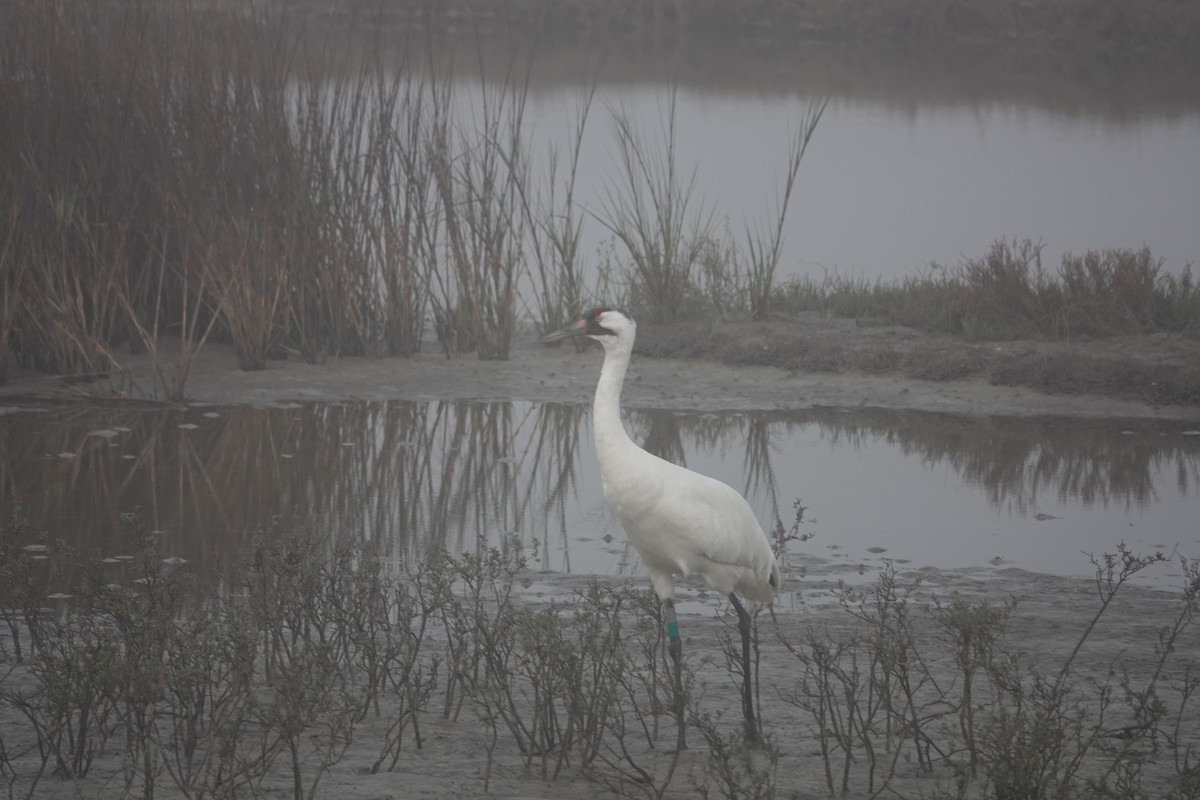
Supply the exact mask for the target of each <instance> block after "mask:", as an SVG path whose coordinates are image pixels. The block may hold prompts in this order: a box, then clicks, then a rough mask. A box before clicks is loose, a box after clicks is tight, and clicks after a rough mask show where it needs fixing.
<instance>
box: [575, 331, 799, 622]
mask: <svg viewBox="0 0 1200 800" xmlns="http://www.w3.org/2000/svg"><path fill="white" fill-rule="evenodd" d="M564 331H566V332H569V333H580V334H583V335H586V336H589V337H590V338H593V339H596V340H597V341H599V342H600V343H601V344H602V345H604V366H603V367H602V369H601V371H600V380H599V383H598V384H597V385H596V397H595V404H594V406H593V420H592V425H593V427H594V432H595V439H596V454H597V457H598V459H599V462H600V474H601V479H602V481H603V484H604V494H605V496H606V497H607V498H608V501H609V503H611V504H612V507H613V509H614V510H615V511H616V512H617V516H618V517H619V518H620V520H621V524H622V526H623V527H624V528H625V533H626V535H627V536H628V537H629V541H630V542H631V543H632V544H633V546H634V549H636V550H637V553H638V556H639V557H640V558H641V560H642V565H643V566H644V567H645V569H646V571H647V573H649V575H650V581H651V583H652V584H653V586H654V591H655V593H656V594H657V595H658V597H659V598H660V599H662V600H668V599H671V598H672V597H673V596H674V590H675V581H674V576H676V575H679V576H682V577H684V578H693V577H698V578H700V579H702V580H703V581H704V582H705V583H707V584H708V585H709V586H710V587H711V588H712V589H713V590H715V591H718V592H720V593H721V594H723V595H728V594H732V593H734V592H736V593H738V594H740V595H742V596H743V597H745V598H747V599H749V600H754V601H758V602H764V603H769V602H771V601H772V600H773V599H774V598H775V595H776V593H777V592H778V591H779V567H778V565H777V564H776V561H775V556H774V554H773V553H772V552H771V547H770V544H769V543H768V541H767V537H766V535H765V534H764V533H763V530H762V526H760V525H759V523H758V519H757V518H756V517H755V515H754V511H753V510H752V509H751V508H750V505H749V504H748V503H747V502H746V500H745V498H743V497H742V495H741V494H739V493H738V492H737V491H736V490H734V489H733V488H732V487H730V486H728V485H727V484H725V483H722V482H721V481H719V480H716V479H715V478H710V477H708V476H705V475H700V474H699V473H696V472H692V471H691V470H688V469H685V468H684V467H681V466H679V465H677V464H672V463H671V462H669V461H665V460H664V459H661V458H659V457H658V456H655V455H652V454H650V453H647V452H646V451H645V450H643V449H642V448H640V447H638V446H637V445H636V444H635V443H634V442H633V440H632V439H630V438H629V434H628V433H627V432H626V431H625V427H624V425H623V424H622V423H621V407H620V406H621V387H622V385H623V384H624V381H625V372H626V370H627V368H628V366H629V360H630V358H631V356H632V354H633V342H634V338H635V336H636V333H637V325H636V324H635V323H634V321H633V320H632V319H631V318H629V317H628V316H626V315H625V314H623V313H622V312H620V311H616V310H614V309H596V310H594V311H592V312H589V314H588V315H587V316H585V317H584V318H583V319H581V320H580V321H579V322H578V323H576V326H575V327H574V328H569V329H564ZM560 333H562V334H563V335H569V333H563V332H560ZM552 336H554V334H552Z"/></svg>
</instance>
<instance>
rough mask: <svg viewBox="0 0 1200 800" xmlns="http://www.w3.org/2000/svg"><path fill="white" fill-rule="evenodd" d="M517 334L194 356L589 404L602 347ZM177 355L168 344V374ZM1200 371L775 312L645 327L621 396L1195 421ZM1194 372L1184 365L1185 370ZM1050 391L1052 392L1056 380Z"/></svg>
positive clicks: (1192, 349)
mask: <svg viewBox="0 0 1200 800" xmlns="http://www.w3.org/2000/svg"><path fill="white" fill-rule="evenodd" d="M535 338H536V337H535V335H534V333H533V332H532V331H526V332H523V333H521V334H518V336H517V338H516V340H515V341H514V343H513V347H512V350H511V353H510V357H509V359H508V360H507V361H480V360H478V359H477V358H475V357H474V356H473V355H470V354H464V355H460V356H456V357H454V358H449V359H448V358H446V357H445V356H444V355H442V354H441V353H440V352H438V351H437V345H436V343H427V344H426V345H425V347H424V351H423V352H422V353H419V354H418V355H416V356H414V357H412V358H378V359H375V358H340V359H338V358H330V359H327V360H326V361H325V362H324V363H321V364H308V363H305V362H303V361H301V360H299V359H297V358H289V359H286V360H276V361H270V362H268V364H267V368H266V369H264V370H262V371H258V372H244V371H242V370H240V369H238V366H237V361H236V358H235V356H234V353H233V349H232V347H229V346H226V345H221V344H209V345H208V346H206V347H205V348H204V350H203V352H202V353H201V354H200V355H199V356H198V357H197V358H196V360H195V362H194V363H193V364H192V365H191V368H190V372H189V374H188V378H187V383H186V396H187V399H188V400H189V401H192V402H201V403H220V404H247V403H249V404H277V403H286V402H333V401H352V400H388V399H399V400H441V399H472V400H531V401H542V402H560V403H561V402H568V403H585V402H589V401H590V400H591V394H592V390H593V387H594V385H595V380H596V376H597V374H598V371H599V369H600V362H601V360H602V356H601V353H600V350H599V347H598V346H595V345H592V344H591V343H586V344H585V346H584V348H583V350H582V351H576V349H575V348H574V347H572V346H571V345H569V344H568V345H563V346H557V347H555V346H550V347H548V346H544V345H540V344H538V343H537V342H536V341H535ZM177 361H178V357H177V354H171V353H169V352H167V353H164V354H163V355H162V356H160V363H159V367H160V369H162V370H163V371H164V372H165V373H166V374H168V375H173V374H175V373H176V371H177V366H176V365H177ZM124 366H125V367H126V368H127V369H128V370H129V374H130V375H131V376H132V379H133V381H134V384H133V387H132V388H131V392H130V394H131V396H136V395H137V394H138V393H139V392H149V393H153V392H154V389H155V370H154V365H153V362H152V360H151V358H150V357H149V356H148V355H145V354H142V355H138V356H130V357H128V358H127V360H126V361H125V363H124ZM1196 372H1200V341H1197V340H1193V339H1186V338H1183V337H1179V336H1167V335H1153V336H1143V337H1119V338H1112V339H1103V340H1094V341H1078V342H1032V341H1025V342H1003V343H995V342H989V343H979V344H973V343H969V342H964V341H962V340H959V339H955V338H953V337H950V336H944V335H939V334H930V333H924V332H921V331H916V330H913V329H911V328H903V327H900V326H893V325H888V326H876V327H860V326H858V325H856V324H855V323H854V322H853V321H852V320H844V319H824V318H821V317H820V316H819V315H816V314H800V315H795V316H787V317H779V318H776V319H773V320H771V321H769V322H766V323H761V322H748V321H747V322H727V323H720V324H716V325H714V324H712V323H680V324H677V325H671V326H656V325H649V324H643V325H642V326H641V328H640V329H639V335H638V344H637V353H636V356H635V358H634V362H633V365H632V366H631V368H630V374H629V378H628V380H627V382H626V386H625V393H624V399H625V403H626V404H627V405H628V406H630V407H635V408H663V409H678V410H701V411H707V410H727V411H739V410H741V411H748V410H776V409H805V408H813V407H819V406H833V407H865V408H885V409H919V410H925V411H935V412H949V413H957V414H975V415H1003V416H1069V417H1090V418H1096V417H1131V418H1135V417H1136V418H1151V419H1182V420H1191V419H1196V420H1200V397H1197V398H1195V399H1193V400H1192V401H1191V402H1174V403H1164V402H1162V399H1161V397H1162V396H1165V395H1167V394H1168V393H1174V395H1175V396H1177V395H1178V394H1179V392H1178V391H1177V390H1176V389H1174V388H1172V387H1174V386H1175V385H1176V384H1177V383H1179V382H1180V381H1182V380H1184V379H1187V380H1191V378H1188V376H1190V375H1192V374H1193V373H1196ZM1180 376H1183V377H1180ZM106 389H107V387H106V386H102V385H100V384H98V383H94V384H83V385H79V384H74V385H66V384H65V383H63V382H62V381H59V380H56V379H53V378H48V377H45V376H39V375H32V374H25V375H18V376H15V378H14V380H12V381H10V382H9V383H7V384H5V385H3V386H0V403H3V404H6V405H13V404H17V403H22V404H35V405H36V404H38V403H46V402H85V403H86V402H94V401H96V400H98V399H102V398H103V397H104V396H105V392H106ZM1047 390H1050V391H1047Z"/></svg>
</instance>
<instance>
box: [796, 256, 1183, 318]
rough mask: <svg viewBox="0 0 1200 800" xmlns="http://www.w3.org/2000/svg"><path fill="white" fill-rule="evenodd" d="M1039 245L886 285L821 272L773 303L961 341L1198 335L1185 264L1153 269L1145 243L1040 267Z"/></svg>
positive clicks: (1155, 264) (1155, 261) (1157, 262)
mask: <svg viewBox="0 0 1200 800" xmlns="http://www.w3.org/2000/svg"><path fill="white" fill-rule="evenodd" d="M1041 250H1042V248H1041V247H1040V246H1039V245H1036V244H1034V243H1033V242H1031V241H1029V240H1024V241H1013V242H1009V241H1006V240H1001V241H998V242H996V243H995V244H993V245H992V248H991V250H989V251H988V253H987V255H985V256H984V257H982V258H977V259H970V260H968V261H966V262H964V263H963V264H960V265H959V266H957V267H941V266H938V265H934V266H933V267H932V268H931V270H930V271H929V273H928V274H926V275H924V276H921V277H915V278H910V279H906V280H903V281H900V282H896V283H886V282H882V281H877V282H870V281H866V280H862V279H854V278H846V277H839V276H837V275H832V276H827V277H825V278H823V279H815V278H803V279H798V280H793V281H791V282H790V283H788V284H786V285H784V286H782V287H779V288H778V289H777V301H776V304H777V306H779V307H781V308H786V309H789V310H792V311H820V312H822V313H824V314H829V315H833V316H843V317H851V318H854V319H857V320H859V321H860V322H861V323H862V324H868V325H869V324H884V323H888V324H899V325H907V326H910V327H914V328H919V329H924V330H933V331H940V332H945V333H953V334H957V335H960V336H962V337H964V338H966V339H967V340H969V341H1004V340H1010V339H1067V338H1086V337H1095V336H1112V335H1120V334H1140V333H1154V332H1171V333H1179V334H1183V335H1186V336H1192V337H1196V336H1200V285H1198V284H1197V283H1196V281H1195V280H1194V278H1193V277H1192V270H1191V265H1186V266H1185V267H1184V269H1183V270H1182V271H1181V272H1180V273H1179V274H1178V275H1176V274H1173V273H1171V272H1168V271H1166V270H1164V269H1163V263H1162V261H1161V260H1158V259H1155V258H1154V257H1153V255H1151V253H1150V249H1149V248H1148V247H1143V248H1142V249H1141V250H1104V251H1102V252H1094V251H1089V252H1087V253H1085V254H1084V255H1082V256H1079V255H1074V254H1070V253H1068V254H1066V255H1065V256H1063V259H1062V263H1061V264H1060V265H1059V267H1058V270H1057V272H1050V271H1049V270H1047V269H1046V268H1045V267H1044V266H1043V264H1042V259H1041Z"/></svg>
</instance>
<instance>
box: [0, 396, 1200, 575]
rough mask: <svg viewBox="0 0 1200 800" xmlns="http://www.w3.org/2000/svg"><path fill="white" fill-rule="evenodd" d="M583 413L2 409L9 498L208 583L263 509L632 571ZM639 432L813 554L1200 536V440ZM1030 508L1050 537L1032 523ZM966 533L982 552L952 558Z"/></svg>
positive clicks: (491, 407)
mask: <svg viewBox="0 0 1200 800" xmlns="http://www.w3.org/2000/svg"><path fill="white" fill-rule="evenodd" d="M589 417H590V411H589V409H588V408H587V407H586V406H578V405H558V404H533V403H479V402H464V401H455V402H437V403H407V402H389V403H354V404H345V405H308V406H294V407H289V408H271V409H267V408H230V409H207V408H192V409H188V410H186V411H180V410H152V411H140V410H139V411H130V410H89V411H82V410H67V411H51V412H45V413H24V414H17V415H9V416H6V417H2V418H0V497H3V498H4V499H5V501H6V502H7V501H10V500H11V498H12V497H13V496H20V497H21V498H22V503H23V505H24V508H25V511H26V515H27V518H28V519H29V521H30V522H31V523H32V524H33V526H34V527H38V528H43V527H44V528H45V529H46V530H47V531H48V533H49V535H50V537H52V538H55V539H57V538H61V539H63V540H64V541H66V542H68V543H70V544H72V545H74V546H75V547H77V548H79V550H80V551H81V552H82V553H83V554H85V558H86V557H104V556H112V555H116V554H119V553H121V552H123V551H124V549H125V548H127V547H128V545H129V543H128V542H127V541H126V540H125V538H124V537H125V534H124V532H123V530H122V528H121V523H120V513H121V512H122V511H132V510H136V511H137V512H138V513H139V514H140V515H141V517H142V519H143V520H144V521H145V522H146V524H147V526H148V527H149V528H151V529H153V530H158V531H161V534H160V535H161V536H162V538H163V546H164V553H166V552H168V551H169V554H172V555H179V556H182V557H184V558H187V559H189V560H191V561H196V562H201V563H202V564H203V565H205V568H206V569H209V570H211V571H212V572H213V573H214V574H216V573H220V572H221V571H222V570H223V569H224V568H225V567H228V566H230V565H232V564H235V563H236V562H237V560H238V559H239V558H240V553H241V552H242V551H243V549H244V548H245V546H246V545H247V544H248V542H249V540H250V537H252V536H253V535H254V533H255V532H256V531H258V530H262V529H263V528H265V527H266V526H267V524H268V522H269V521H270V520H271V519H272V518H273V517H280V518H282V520H283V522H284V524H300V523H303V524H307V525H311V526H313V527H314V528H316V529H317V530H319V531H324V530H328V531H329V532H330V533H331V534H333V533H338V532H348V533H354V534H357V535H361V536H364V537H369V538H373V539H376V540H378V542H379V543H380V544H381V545H382V547H381V549H382V551H383V552H384V553H385V555H386V556H387V557H388V558H389V559H392V560H394V561H396V562H398V563H405V562H410V561H411V560H412V559H414V558H417V557H419V556H420V555H421V554H422V553H423V552H424V551H425V549H426V548H427V547H428V546H429V545H430V544H431V543H437V544H440V545H442V546H444V547H446V548H449V549H450V550H453V551H462V550H464V549H466V548H473V547H476V546H478V542H479V541H480V537H482V538H483V540H485V541H488V542H490V543H493V544H499V545H502V546H503V544H504V543H505V542H507V541H511V538H512V537H514V536H515V537H518V538H520V539H521V540H523V542H524V544H525V546H526V547H527V548H529V549H530V550H531V551H535V552H536V553H537V554H538V558H539V559H540V563H539V564H538V566H542V567H544V568H548V569H552V570H559V571H575V572H581V573H622V572H627V571H630V570H631V568H632V566H633V564H632V562H631V557H632V556H631V553H630V551H629V550H628V548H627V547H625V545H624V538H623V536H622V535H621V534H620V530H619V526H618V525H617V523H616V522H615V520H613V519H612V518H611V515H610V513H609V512H608V511H607V506H606V505H605V503H604V501H603V497H602V494H601V490H600V486H599V479H598V473H597V469H596V466H595V459H594V454H593V452H592V445H591V431H590V425H589ZM627 422H628V424H629V426H630V429H631V432H632V434H633V436H634V438H635V440H637V441H639V442H640V443H642V444H643V445H644V446H645V447H646V448H647V449H648V450H650V451H651V452H654V453H656V454H658V455H660V456H663V457H664V458H669V459H671V460H673V461H676V462H679V463H684V464H687V465H688V466H690V467H692V468H694V469H698V470H700V471H703V472H706V473H709V474H713V475H716V476H717V477H719V478H721V479H723V480H725V481H727V482H729V483H731V484H732V485H734V486H735V487H737V488H739V489H741V490H742V491H744V492H745V493H746V494H747V496H748V497H749V498H750V499H751V502H752V505H753V506H754V507H755V509H756V511H757V512H758V513H759V516H760V519H761V520H762V522H763V523H764V524H765V525H770V524H772V523H773V522H774V521H775V520H777V519H779V518H780V516H781V515H782V516H783V517H784V518H787V517H788V516H789V514H790V509H791V504H792V502H793V500H794V499H796V498H797V497H801V498H803V500H804V501H805V503H806V505H808V506H809V508H810V511H812V512H813V514H814V516H816V517H818V519H819V520H820V522H819V523H818V525H817V526H816V529H817V533H818V539H817V540H816V541H817V542H818V544H820V543H822V542H825V543H826V544H825V546H826V547H834V548H838V549H841V550H842V553H840V554H839V555H841V556H842V557H848V558H853V557H857V555H856V554H865V553H867V552H874V551H877V550H878V549H879V548H880V547H881V546H884V545H886V551H887V553H888V557H895V558H901V559H905V560H910V561H914V562H919V563H931V564H933V565H936V566H963V565H967V564H970V563H974V564H977V565H978V564H982V563H983V562H984V561H986V560H987V558H988V556H987V555H986V554H989V553H992V552H994V551H1000V550H1003V552H1005V553H1006V555H1005V560H1006V561H1013V562H1015V563H1021V562H1022V559H1025V560H1026V561H1028V562H1029V563H1028V564H1027V565H1028V566H1033V567H1037V568H1042V569H1046V570H1059V569H1060V567H1059V566H1057V565H1056V563H1051V562H1050V561H1047V560H1046V556H1047V553H1048V552H1049V550H1048V548H1051V549H1052V548H1058V550H1062V551H1064V552H1065V553H1067V554H1068V555H1070V554H1074V555H1075V556H1076V558H1075V561H1076V562H1077V563H1076V566H1086V561H1083V560H1082V559H1079V558H1078V557H1077V556H1078V551H1079V550H1080V549H1089V547H1090V548H1091V549H1095V550H1097V551H1100V550H1103V549H1104V548H1105V547H1108V546H1110V545H1111V543H1112V541H1111V538H1105V537H1109V536H1110V535H1116V536H1117V537H1118V539H1119V538H1130V537H1132V538H1133V539H1138V537H1141V540H1142V541H1143V543H1144V544H1145V545H1146V546H1156V545H1162V546H1166V547H1171V546H1174V545H1175V544H1181V545H1183V546H1184V548H1185V549H1186V548H1188V547H1192V548H1195V546H1196V545H1197V544H1198V542H1197V541H1196V536H1197V535H1200V534H1197V532H1196V531H1195V525H1194V520H1195V512H1196V510H1197V508H1198V504H1197V499H1196V496H1197V493H1198V490H1200V436H1195V435H1184V432H1183V431H1182V430H1181V429H1180V427H1179V426H1178V425H1177V424H1165V423H1152V422H1139V423H1118V422H1106V421H1101V422H1096V421H1087V422H1077V421H1065V420H1022V419H980V418H968V417H953V416H945V415H936V414H924V413H915V412H902V411H891V412H888V411H878V410H872V411H845V410H836V409H817V410H811V411H804V412H788V413H782V412H780V413H748V414H712V413H705V414H696V413H678V412H668V411H647V410H642V411H632V412H630V413H629V414H628V416H627ZM1043 512H1044V513H1043ZM1039 513H1043V518H1045V519H1052V520H1055V521H1056V522H1057V523H1058V524H1057V527H1054V528H1041V529H1035V528H1031V527H1030V523H1031V520H1035V519H1038V517H1037V516H1036V515H1037V514H1039ZM1035 524H1036V523H1035ZM1189 531H1190V533H1189ZM976 534H978V535H984V534H986V535H989V536H991V537H992V538H991V539H989V540H986V542H985V543H984V544H982V545H979V546H984V547H987V548H989V549H986V550H980V549H978V548H979V546H973V547H974V549H970V548H968V549H965V550H962V552H961V553H958V552H955V554H952V553H951V552H950V551H953V550H954V548H956V547H966V545H965V544H964V543H965V542H969V541H970V540H971V537H972V536H974V535H976ZM1022 537H1024V538H1022ZM1097 537H1098V538H1097ZM942 541H945V542H949V543H950V544H949V546H948V548H947V547H943V545H942V544H940V542H942ZM872 547H874V550H873V551H872V550H871V549H870V548H872ZM1009 554H1011V555H1012V557H1011V558H1010V557H1009ZM947 559H948V560H947ZM956 559H957V561H956ZM963 560H965V561H966V563H962V562H963ZM1062 569H1068V570H1069V569H1070V567H1063V568H1062ZM1080 571H1086V570H1080Z"/></svg>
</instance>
